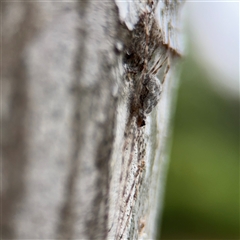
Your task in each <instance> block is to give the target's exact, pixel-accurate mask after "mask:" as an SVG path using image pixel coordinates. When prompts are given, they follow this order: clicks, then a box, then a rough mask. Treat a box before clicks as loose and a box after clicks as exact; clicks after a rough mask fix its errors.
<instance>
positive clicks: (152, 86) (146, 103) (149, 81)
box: [142, 73, 162, 114]
mask: <svg viewBox="0 0 240 240" xmlns="http://www.w3.org/2000/svg"><path fill="white" fill-rule="evenodd" d="M143 92H144V93H143V99H142V100H143V101H142V108H143V109H142V110H143V114H149V113H151V112H152V110H153V109H154V108H155V107H156V105H157V104H158V102H159V100H160V96H161V93H162V84H161V81H160V80H159V79H158V78H157V76H155V75H154V74H151V73H150V74H146V76H145V78H144V82H143Z"/></svg>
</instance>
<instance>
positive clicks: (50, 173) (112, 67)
mask: <svg viewBox="0 0 240 240" xmlns="http://www.w3.org/2000/svg"><path fill="white" fill-rule="evenodd" d="M137 5H138V4H137V3H136V6H135V10H136V9H137ZM161 11H162V12H161V19H160V22H161V23H162V25H160V29H161V34H162V38H161V44H160V45H159V46H158V48H157V49H158V51H159V52H161V51H162V54H163V55H164V54H169V59H170V62H171V67H170V71H169V73H168V75H167V77H166V80H165V83H164V90H163V93H162V98H161V100H160V103H159V104H158V105H157V107H156V109H155V110H154V111H153V112H152V113H151V114H150V115H149V116H147V117H146V120H144V122H145V126H140V125H139V124H138V120H137V118H138V116H137V114H135V113H134V112H132V111H131V104H132V96H133V95H134V94H135V95H136V96H138V94H139V93H138V92H135V89H134V83H132V82H131V81H132V80H131V79H132V78H131V76H133V75H131V74H130V75H129V74H127V73H126V67H125V68H124V64H123V61H124V56H125V55H126V49H127V47H128V46H129V44H131V40H132V39H133V35H132V31H130V30H129V29H128V28H127V26H126V25H125V23H124V22H121V21H120V20H119V12H118V8H117V6H116V4H115V3H114V2H113V1H112V2H105V3H104V2H96V1H79V2H50V1H49V2H41V1H39V2H37V1H34V2H10V1H9V2H2V3H1V20H2V38H1V56H2V59H1V74H2V75H1V103H2V104H1V151H2V155H1V157H2V158H1V163H2V165H1V171H2V186H1V204H2V208H1V211H2V212H1V214H2V220H1V234H2V239H58V238H59V239H60V238H61V239H121V238H122V239H127V238H130V239H140V238H145V239H153V238H154V237H155V236H156V231H157V223H158V222H157V218H158V211H159V209H160V208H161V205H162V195H163V194H162V193H163V189H164V176H165V173H164V172H165V169H166V166H165V165H166V164H165V163H166V162H167V155H168V153H167V139H168V136H169V131H168V129H169V122H170V121H169V119H170V115H171V114H170V113H171V102H172V99H173V98H174V96H175V91H174V90H173V88H174V86H176V82H175V78H174V72H175V64H174V61H175V59H177V58H178V56H179V53H178V50H179V49H178V47H177V45H176V39H177V38H178V36H177V35H176V34H175V28H173V27H172V25H171V19H172V18H173V19H174V21H175V20H176V19H177V14H178V11H179V3H177V2H175V3H169V2H167V1H166V2H164V3H163V5H162V10H161ZM136 12H137V14H139V16H140V15H141V13H140V11H136ZM164 21H165V22H164ZM164 28H166V29H167V32H168V33H166V29H165V30H164ZM151 37H152V36H150V38H151ZM149 41H150V42H151V39H150V40H149ZM154 41H155V40H154ZM166 49H167V50H166ZM152 60H153V59H149V61H152ZM161 74H162V75H161ZM164 74H165V72H164V71H162V73H160V75H159V77H160V78H163V75H164ZM129 76H130V77H129Z"/></svg>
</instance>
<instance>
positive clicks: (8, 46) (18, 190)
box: [1, 2, 36, 239]
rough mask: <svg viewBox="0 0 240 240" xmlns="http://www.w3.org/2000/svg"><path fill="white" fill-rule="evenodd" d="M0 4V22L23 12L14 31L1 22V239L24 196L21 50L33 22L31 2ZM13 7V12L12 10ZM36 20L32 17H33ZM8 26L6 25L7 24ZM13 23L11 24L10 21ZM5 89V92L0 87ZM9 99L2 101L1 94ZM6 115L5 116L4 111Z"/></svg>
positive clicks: (24, 117) (25, 94) (25, 89)
mask: <svg viewBox="0 0 240 240" xmlns="http://www.w3.org/2000/svg"><path fill="white" fill-rule="evenodd" d="M17 4H18V5H16V4H15V6H14V3H7V2H3V3H1V7H2V9H1V15H2V16H1V19H4V20H5V19H9V18H10V16H9V15H10V14H11V11H14V10H15V11H16V10H17V9H18V7H19V8H21V10H22V11H23V12H24V13H25V14H24V15H22V16H21V18H20V19H21V20H20V21H19V22H15V24H16V26H14V27H15V28H16V29H15V30H17V31H16V32H15V33H13V32H11V30H14V27H13V29H8V28H9V27H10V28H11V26H7V24H6V22H4V21H3V22H2V23H1V24H2V29H3V30H2V34H3V36H2V39H1V41H2V45H1V46H2V49H1V53H2V56H1V59H2V61H1V72H2V79H1V81H2V84H1V86H2V89H1V93H2V94H3V95H2V96H1V101H6V102H5V103H4V104H5V105H4V107H6V108H8V109H4V108H3V109H1V128H2V129H1V134H2V136H1V139H2V140H1V144H2V147H1V150H2V157H3V159H2V160H1V161H2V167H3V168H2V170H1V171H2V174H3V180H2V186H1V187H2V188H3V189H1V215H2V223H1V224H2V228H1V230H2V233H1V234H2V235H1V236H2V237H3V238H9V239H13V238H15V237H16V236H15V229H14V224H13V221H12V220H13V217H14V215H15V214H16V211H18V210H19V208H18V203H19V201H21V199H22V197H23V195H24V189H25V184H26V182H25V177H24V176H25V171H26V166H27V163H28V159H27V145H26V141H27V140H26V136H27V131H28V130H27V123H26V120H27V114H28V82H27V76H26V65H25V62H24V57H23V53H24V48H25V47H26V43H27V42H28V41H29V40H30V39H31V37H32V36H33V35H34V21H31V22H29V17H30V18H31V17H32V16H33V14H34V12H35V11H34V10H35V9H34V7H33V6H32V4H31V3H17ZM14 8H15V9H14ZM35 17H36V16H35ZM8 23H9V24H11V23H10V22H8ZM12 23H13V24H14V21H13V22H12ZM4 87H6V89H5V88H4ZM7 94H9V95H10V97H9V98H6V97H5V95H7ZM5 111H6V112H7V114H5V113H6V112H5Z"/></svg>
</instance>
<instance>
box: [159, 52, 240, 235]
mask: <svg viewBox="0 0 240 240" xmlns="http://www.w3.org/2000/svg"><path fill="white" fill-rule="evenodd" d="M226 81H227V80H226ZM176 104H177V106H176V112H175V117H174V131H173V132H174V133H173V142H172V149H171V159H170V165H169V169H168V175H167V186H166V192H165V203H164V212H163V216H162V226H161V234H160V236H159V237H158V239H159V238H160V239H162V240H164V239H240V238H239V99H238V98H237V97H235V98H234V97H230V96H227V94H223V93H222V92H218V91H216V90H215V89H214V86H213V85H212V84H211V83H210V80H208V77H207V76H206V74H205V71H204V70H203V69H201V67H200V66H199V65H198V64H197V63H196V62H195V61H194V59H193V57H191V54H190V56H189V57H187V58H186V59H185V61H184V63H183V66H182V73H181V81H180V86H179V92H178V100H177V103H176Z"/></svg>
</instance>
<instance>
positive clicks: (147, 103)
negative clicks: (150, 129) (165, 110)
mask: <svg viewBox="0 0 240 240" xmlns="http://www.w3.org/2000/svg"><path fill="white" fill-rule="evenodd" d="M161 59H162V58H161V57H160V58H159V59H158V61H157V62H156V63H155V65H154V66H153V67H152V68H151V69H150V71H149V72H148V73H145V74H144V75H143V78H142V79H143V80H142V91H141V94H140V103H141V106H142V107H141V109H140V111H139V117H138V126H140V127H142V126H144V125H145V118H146V115H147V114H149V113H151V112H152V110H153V109H154V107H156V105H157V104H158V102H159V100H160V96H161V93H162V84H163V83H164V80H165V77H166V75H167V72H168V70H169V64H167V67H166V69H165V71H164V76H163V80H162V82H161V81H160V80H159V79H158V77H157V76H156V74H157V73H158V71H159V69H160V68H161V67H162V66H163V64H164V63H165V62H166V61H167V60H168V57H166V58H165V59H164V61H162V62H161ZM159 64H160V65H159ZM158 65H159V66H158Z"/></svg>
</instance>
